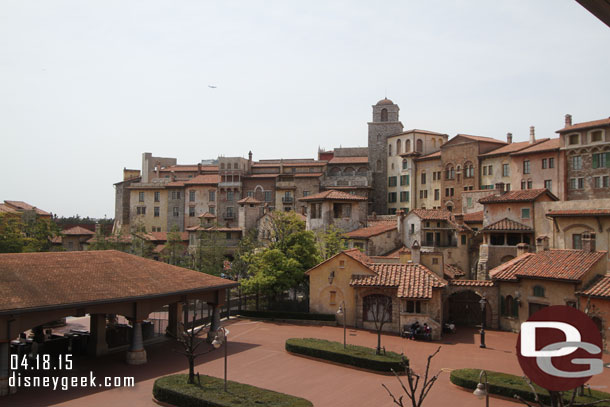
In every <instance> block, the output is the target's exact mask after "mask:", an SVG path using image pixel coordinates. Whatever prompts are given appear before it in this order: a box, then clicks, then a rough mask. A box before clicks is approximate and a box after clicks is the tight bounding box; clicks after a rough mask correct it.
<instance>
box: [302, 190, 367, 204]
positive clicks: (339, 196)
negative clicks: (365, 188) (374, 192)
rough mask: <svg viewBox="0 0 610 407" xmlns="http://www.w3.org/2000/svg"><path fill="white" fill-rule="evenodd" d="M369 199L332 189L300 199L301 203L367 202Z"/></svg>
mask: <svg viewBox="0 0 610 407" xmlns="http://www.w3.org/2000/svg"><path fill="white" fill-rule="evenodd" d="M366 200H367V198H366V197H364V196H360V195H352V194H348V193H347V192H342V191H337V190H334V189H330V190H328V191H324V192H320V193H317V194H313V195H309V196H306V197H303V198H299V201H302V202H309V201H366Z"/></svg>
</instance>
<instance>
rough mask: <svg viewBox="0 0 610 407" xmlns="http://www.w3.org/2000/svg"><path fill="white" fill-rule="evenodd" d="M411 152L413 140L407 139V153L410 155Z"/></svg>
mask: <svg viewBox="0 0 610 407" xmlns="http://www.w3.org/2000/svg"><path fill="white" fill-rule="evenodd" d="M410 152H411V140H410V139H407V140H406V141H405V153H410Z"/></svg>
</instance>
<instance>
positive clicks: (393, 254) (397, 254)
mask: <svg viewBox="0 0 610 407" xmlns="http://www.w3.org/2000/svg"><path fill="white" fill-rule="evenodd" d="M401 253H411V249H409V248H408V247H407V246H402V247H400V248H398V249H396V250H392V251H391V252H389V253H387V254H386V255H385V256H377V257H385V258H393V259H398V258H399V257H400V254H401Z"/></svg>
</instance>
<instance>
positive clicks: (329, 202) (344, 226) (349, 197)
mask: <svg viewBox="0 0 610 407" xmlns="http://www.w3.org/2000/svg"><path fill="white" fill-rule="evenodd" d="M299 200H300V201H301V202H304V203H306V204H307V223H306V228H307V230H313V231H316V230H321V231H325V230H326V229H327V228H328V227H329V226H330V225H333V226H334V227H335V228H336V229H338V230H340V231H342V232H351V231H352V230H355V229H359V228H361V227H364V226H366V221H367V215H366V211H367V199H366V197H363V196H358V195H353V194H348V193H347V192H343V191H336V190H332V189H331V190H328V191H323V192H320V193H318V194H314V195H310V196H307V197H303V198H299Z"/></svg>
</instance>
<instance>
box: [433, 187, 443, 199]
mask: <svg viewBox="0 0 610 407" xmlns="http://www.w3.org/2000/svg"><path fill="white" fill-rule="evenodd" d="M439 199H441V190H440V189H435V190H434V200H435V201H438V200H439Z"/></svg>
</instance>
